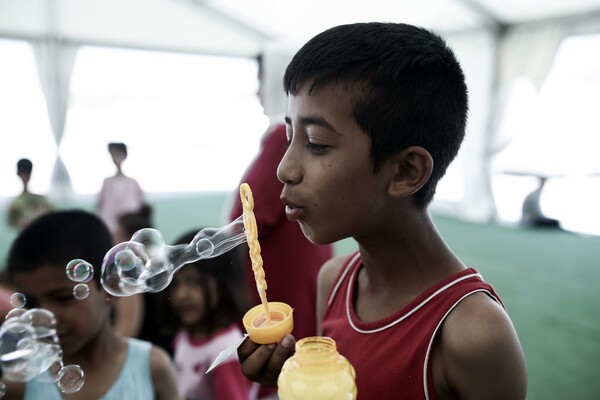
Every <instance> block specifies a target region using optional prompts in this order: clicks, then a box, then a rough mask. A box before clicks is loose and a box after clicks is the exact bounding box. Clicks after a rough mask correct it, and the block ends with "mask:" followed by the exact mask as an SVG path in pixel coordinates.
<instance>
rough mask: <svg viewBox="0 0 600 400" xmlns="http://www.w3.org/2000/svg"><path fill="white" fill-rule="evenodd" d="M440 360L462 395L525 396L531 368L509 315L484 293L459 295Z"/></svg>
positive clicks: (442, 341)
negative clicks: (463, 297)
mask: <svg viewBox="0 0 600 400" xmlns="http://www.w3.org/2000/svg"><path fill="white" fill-rule="evenodd" d="M438 345H439V347H438V352H437V356H434V357H438V356H439V358H438V359H437V361H441V365H442V366H443V373H444V375H445V381H446V382H447V385H448V389H449V390H450V391H451V392H453V393H454V395H455V396H456V397H458V398H459V399H461V400H470V399H487V400H496V399H498V400H500V399H525V398H526V395H527V371H526V366H525V357H524V355H523V350H522V349H521V345H520V343H519V339H518V338H517V334H516V332H515V330H514V327H513V325H512V322H511V321H510V318H509V317H508V315H507V314H506V312H505V310H504V309H503V308H502V306H500V305H499V304H498V303H496V302H495V301H493V300H492V299H491V298H489V297H488V296H487V295H486V294H484V293H477V294H474V295H471V296H469V297H467V298H466V299H464V300H463V301H461V303H460V304H459V305H458V306H457V307H456V309H455V310H454V311H453V312H452V313H451V314H450V315H449V316H448V318H447V319H446V321H445V322H444V325H443V329H442V331H441V337H440V342H439V344H438Z"/></svg>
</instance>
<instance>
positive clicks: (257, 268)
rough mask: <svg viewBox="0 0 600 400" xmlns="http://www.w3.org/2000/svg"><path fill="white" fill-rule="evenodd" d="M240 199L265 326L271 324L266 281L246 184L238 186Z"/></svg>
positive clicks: (252, 200) (250, 191)
mask: <svg viewBox="0 0 600 400" xmlns="http://www.w3.org/2000/svg"><path fill="white" fill-rule="evenodd" d="M240 198H241V200H242V210H243V214H242V219H243V221H244V230H245V231H246V241H247V242H248V248H249V253H250V260H251V262H252V271H253V272H254V280H255V281H256V289H257V290H258V295H259V296H260V301H261V302H262V305H263V309H264V313H265V318H266V319H267V325H270V324H271V316H270V314H269V304H268V303H267V281H266V279H265V270H264V269H263V259H262V256H261V255H260V244H259V243H258V228H257V226H256V217H255V216H254V198H253V197H252V190H250V186H248V184H247V183H242V184H241V185H240Z"/></svg>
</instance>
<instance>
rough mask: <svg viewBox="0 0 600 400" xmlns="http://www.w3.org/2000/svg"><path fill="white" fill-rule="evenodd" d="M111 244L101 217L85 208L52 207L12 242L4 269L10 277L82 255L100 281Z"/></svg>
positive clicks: (58, 264)
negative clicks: (65, 208)
mask: <svg viewBox="0 0 600 400" xmlns="http://www.w3.org/2000/svg"><path fill="white" fill-rule="evenodd" d="M111 247H112V236H111V234H110V232H109V230H108V228H107V227H106V225H105V224H104V222H102V220H100V219H99V218H98V217H97V216H95V215H94V214H91V213H89V212H86V211H79V210H67V211H55V212H50V213H48V214H44V215H42V216H40V217H39V218H36V219H35V220H34V221H33V222H31V224H29V225H28V226H27V227H26V228H25V229H23V231H21V233H20V234H19V236H17V238H16V239H15V241H14V242H13V244H12V246H11V248H10V251H9V253H8V261H7V265H6V271H7V274H8V278H9V280H10V281H12V279H13V277H14V274H15V273H22V272H24V273H27V272H33V271H35V270H37V269H38V268H40V267H43V266H47V265H51V266H53V267H56V268H62V269H63V271H64V270H65V267H66V266H67V263H68V262H69V261H71V260H73V259H77V258H81V259H83V260H85V261H87V262H89V263H90V264H92V266H93V267H94V280H95V281H96V283H97V284H98V285H100V270H101V268H102V260H103V259H104V255H105V254H106V253H107V252H108V251H109V250H110V249H111Z"/></svg>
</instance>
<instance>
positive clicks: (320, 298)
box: [317, 255, 348, 335]
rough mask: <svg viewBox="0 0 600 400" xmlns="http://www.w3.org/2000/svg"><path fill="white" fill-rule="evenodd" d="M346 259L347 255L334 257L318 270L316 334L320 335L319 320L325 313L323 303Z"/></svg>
mask: <svg viewBox="0 0 600 400" xmlns="http://www.w3.org/2000/svg"><path fill="white" fill-rule="evenodd" d="M346 259H348V256H347V255H345V256H339V257H334V258H332V259H330V260H328V261H327V262H325V264H323V266H322V267H321V269H320V270H319V276H318V278H317V335H322V332H321V321H322V320H323V315H324V314H325V304H326V302H327V299H328V297H329V292H331V288H332V287H333V284H334V282H335V279H336V278H337V276H338V275H339V273H340V270H341V269H342V267H343V266H344V262H345V261H346Z"/></svg>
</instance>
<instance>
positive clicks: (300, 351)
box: [277, 336, 356, 400]
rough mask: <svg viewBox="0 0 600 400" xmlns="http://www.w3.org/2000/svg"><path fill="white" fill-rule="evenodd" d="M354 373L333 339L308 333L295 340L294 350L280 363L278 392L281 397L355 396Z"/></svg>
mask: <svg viewBox="0 0 600 400" xmlns="http://www.w3.org/2000/svg"><path fill="white" fill-rule="evenodd" d="M355 376H356V375H355V372H354V367H352V365H351V364H350V362H349V361H348V360H347V359H346V358H345V357H344V356H342V355H341V354H340V353H339V352H338V351H337V347H336V344H335V341H334V340H333V339H331V338H329V337H325V336H311V337H307V338H304V339H301V340H299V341H298V342H296V353H295V354H294V355H293V356H292V357H290V358H288V359H287V360H286V361H285V363H284V364H283V368H282V369H281V373H280V374H279V379H278V381H277V387H278V388H279V389H278V392H277V395H278V396H279V399H280V400H304V399H311V400H354V399H356V383H355V382H354V378H355Z"/></svg>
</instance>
